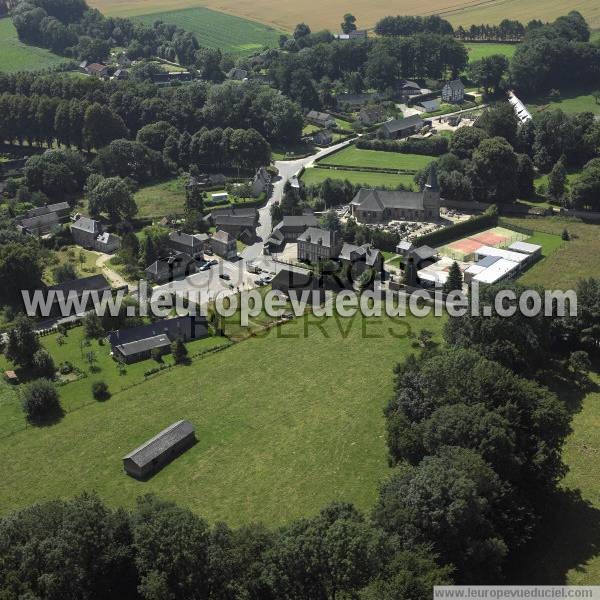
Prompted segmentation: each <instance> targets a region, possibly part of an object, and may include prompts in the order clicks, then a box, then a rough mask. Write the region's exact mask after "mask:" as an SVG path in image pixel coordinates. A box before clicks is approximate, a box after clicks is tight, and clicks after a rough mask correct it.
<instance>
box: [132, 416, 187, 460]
mask: <svg viewBox="0 0 600 600" xmlns="http://www.w3.org/2000/svg"><path fill="white" fill-rule="evenodd" d="M193 433H194V426H193V425H192V424H191V423H190V422H189V421H183V420H182V421H177V423H173V425H169V427H167V428H166V429H163V430H162V431H161V432H160V433H158V434H156V435H155V436H154V437H153V438H151V439H149V440H148V441H147V442H145V443H144V444H142V445H141V446H139V447H138V448H136V449H135V450H133V451H131V452H130V453H129V454H127V455H125V456H124V457H123V460H126V459H129V460H131V461H132V462H134V463H135V464H136V465H138V466H139V467H144V466H145V465H147V464H149V463H151V462H152V461H153V460H155V459H156V458H158V457H159V456H161V455H162V454H164V453H165V452H166V451H167V450H169V449H170V448H172V447H173V446H175V445H176V444H178V443H179V442H181V441H182V440H184V439H186V438H187V437H188V436H189V435H191V434H193Z"/></svg>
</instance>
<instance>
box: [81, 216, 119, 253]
mask: <svg viewBox="0 0 600 600" xmlns="http://www.w3.org/2000/svg"><path fill="white" fill-rule="evenodd" d="M71 235H72V236H73V239H74V240H75V243H76V244H78V245H79V246H82V247H83V248H87V249H89V250H97V251H99V252H104V253H106V254H110V253H111V252H114V251H115V250H118V249H119V248H120V247H121V240H120V238H119V237H118V236H116V235H114V234H112V233H108V232H105V231H104V228H103V227H102V223H100V221H97V220H96V219H90V218H89V217H79V218H78V219H77V221H75V222H74V223H71Z"/></svg>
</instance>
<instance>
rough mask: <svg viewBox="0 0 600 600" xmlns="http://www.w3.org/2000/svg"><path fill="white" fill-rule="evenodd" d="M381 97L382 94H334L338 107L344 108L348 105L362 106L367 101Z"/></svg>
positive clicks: (352, 106)
mask: <svg viewBox="0 0 600 600" xmlns="http://www.w3.org/2000/svg"><path fill="white" fill-rule="evenodd" d="M382 98H383V95H382V94H376V93H372V94H340V95H338V96H336V98H335V102H336V105H337V107H338V108H344V107H345V106H350V107H351V108H357V107H359V106H364V105H365V104H368V103H369V102H375V101H377V100H381V99H382Z"/></svg>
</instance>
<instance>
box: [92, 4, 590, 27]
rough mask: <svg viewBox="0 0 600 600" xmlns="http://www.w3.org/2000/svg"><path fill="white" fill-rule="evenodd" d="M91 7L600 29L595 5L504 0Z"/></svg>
mask: <svg viewBox="0 0 600 600" xmlns="http://www.w3.org/2000/svg"><path fill="white" fill-rule="evenodd" d="M89 3H90V4H91V5H92V6H94V7H96V8H99V9H100V10H102V11H103V12H106V13H107V14H111V15H119V16H123V15H133V14H138V15H139V14H147V13H150V12H159V11H161V10H175V9H178V8H187V7H190V6H199V5H202V6H207V7H208V8H214V9H216V10H221V11H223V12H227V13H231V14H235V15H239V16H241V17H245V18H247V19H251V20H256V21H260V22H263V23H271V24H274V25H277V26H279V27H282V28H284V29H287V30H289V31H293V29H294V27H295V26H296V24H297V23H302V22H306V23H308V24H309V25H310V27H311V29H312V30H313V31H317V30H318V29H322V28H329V29H331V30H332V31H338V30H339V26H340V25H339V24H340V19H341V16H342V15H344V14H345V13H347V12H351V13H352V14H353V15H355V16H356V17H357V19H358V25H359V27H373V26H374V25H375V23H376V22H377V21H378V20H379V19H381V18H382V17H385V16H386V15H389V14H397V12H400V13H401V14H405V15H430V14H439V15H441V16H442V17H444V18H446V19H448V20H450V21H451V22H452V23H453V24H454V25H464V26H469V25H471V24H473V23H500V21H502V19H506V18H509V19H519V20H520V21H522V22H523V23H526V22H527V21H530V20H531V19H534V18H538V19H543V20H544V21H551V20H553V19H555V18H556V17H558V16H560V15H566V14H567V13H568V12H569V11H570V10H578V11H580V12H581V13H582V14H583V16H584V17H586V19H588V21H589V22H590V24H591V25H592V26H593V27H600V6H598V3H597V2H590V0H550V1H548V0H528V1H527V2H523V0H504V1H503V2H500V3H498V2H483V3H481V2H477V3H472V2H468V1H466V0H463V2H457V3H454V4H452V3H449V2H448V0H405V1H404V2H403V3H402V7H401V10H400V11H399V9H398V10H397V9H396V8H394V7H390V3H389V2H387V1H386V0H352V1H351V2H348V1H347V0H328V1H327V2H322V1H318V0H307V1H306V2H276V1H275V0H90V2H89Z"/></svg>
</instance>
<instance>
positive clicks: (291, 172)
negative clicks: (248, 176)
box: [242, 138, 356, 260]
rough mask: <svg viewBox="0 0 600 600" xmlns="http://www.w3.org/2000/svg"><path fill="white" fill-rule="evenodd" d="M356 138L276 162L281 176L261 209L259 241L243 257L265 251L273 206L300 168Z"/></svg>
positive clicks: (270, 230) (271, 228)
mask: <svg viewBox="0 0 600 600" xmlns="http://www.w3.org/2000/svg"><path fill="white" fill-rule="evenodd" d="M355 139H356V138H353V139H351V140H346V141H345V142H342V143H341V144H336V145H335V146H330V147H329V148H324V149H323V150H319V152H317V153H315V154H312V155H311V156H307V157H306V158H299V159H298V160H289V161H288V160H278V161H276V162H275V166H276V167H277V170H278V171H279V177H278V178H277V179H276V181H275V182H274V184H273V192H272V193H271V197H270V198H269V200H268V201H267V203H266V204H265V206H263V207H262V208H261V209H260V210H259V211H258V216H259V223H260V224H259V226H258V227H257V229H256V236H257V241H256V242H255V243H254V244H252V246H248V247H247V248H245V249H244V251H243V252H242V258H244V259H246V260H253V259H255V258H257V257H258V256H260V255H261V254H262V252H263V245H264V243H265V242H266V241H267V240H268V239H269V236H270V235H271V232H272V231H273V225H272V222H271V206H273V204H276V203H278V202H281V199H282V198H283V188H284V186H285V184H286V183H287V182H288V181H290V179H292V178H293V177H294V176H295V175H298V173H299V172H300V170H301V169H302V168H305V167H309V166H310V165H312V164H313V163H314V162H315V161H316V160H319V159H320V158H323V157H324V156H327V155H328V154H331V153H332V152H335V151H337V150H339V149H340V148H344V147H345V146H348V145H349V144H350V143H351V142H353V141H354V140H355Z"/></svg>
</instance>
